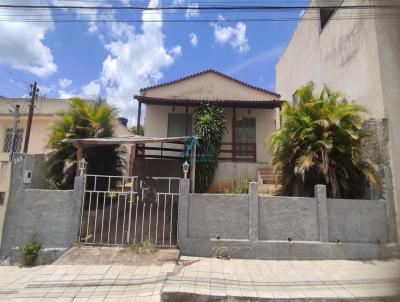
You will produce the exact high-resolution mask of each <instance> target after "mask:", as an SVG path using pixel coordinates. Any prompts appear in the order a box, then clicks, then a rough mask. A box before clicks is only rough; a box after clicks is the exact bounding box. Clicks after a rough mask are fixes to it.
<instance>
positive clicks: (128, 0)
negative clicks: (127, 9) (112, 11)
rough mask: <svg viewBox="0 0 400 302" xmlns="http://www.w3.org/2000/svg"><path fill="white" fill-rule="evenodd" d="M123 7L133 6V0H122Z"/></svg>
mask: <svg viewBox="0 0 400 302" xmlns="http://www.w3.org/2000/svg"><path fill="white" fill-rule="evenodd" d="M121 3H122V5H125V6H129V5H130V4H131V0H121Z"/></svg>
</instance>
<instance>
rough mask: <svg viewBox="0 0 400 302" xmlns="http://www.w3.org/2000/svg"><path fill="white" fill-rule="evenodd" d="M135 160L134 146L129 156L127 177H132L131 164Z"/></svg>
mask: <svg viewBox="0 0 400 302" xmlns="http://www.w3.org/2000/svg"><path fill="white" fill-rule="evenodd" d="M135 158H136V144H134V145H132V146H131V154H130V157H129V176H133V163H134V161H135Z"/></svg>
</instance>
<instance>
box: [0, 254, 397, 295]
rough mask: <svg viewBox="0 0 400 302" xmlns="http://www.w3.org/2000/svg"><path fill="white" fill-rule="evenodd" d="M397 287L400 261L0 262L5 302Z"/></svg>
mask: <svg viewBox="0 0 400 302" xmlns="http://www.w3.org/2000/svg"><path fill="white" fill-rule="evenodd" d="M399 290H400V261H399V260H393V261H368V262H361V261H265V260H239V259H233V260H220V259H214V258H194V257H181V260H180V262H179V263H178V265H175V263H174V262H167V263H164V264H162V265H143V266H122V265H47V266H38V267H33V268H19V267H16V266H0V301H26V302H28V301H30V302H32V301H107V302H109V301H138V302H143V301H146V302H151V301H160V299H161V297H162V300H163V301H228V300H229V301H262V300H263V299H268V298H269V299H274V301H276V300H275V299H277V298H280V299H283V301H284V300H285V298H286V299H288V300H287V301H299V300H298V299H302V298H303V299H305V300H302V301H311V300H312V301H322V300H323V299H333V300H332V301H335V299H336V300H337V299H339V298H341V299H351V298H353V299H355V298H360V299H357V301H367V299H364V298H365V297H372V298H380V297H386V299H385V300H382V299H375V300H373V301H400V296H399V295H398V294H399ZM396 295H397V298H395V296H396ZM390 297H392V298H390ZM293 299H294V300H293ZM329 301H331V300H329ZM368 301H369V300H368ZM370 301H372V300H370Z"/></svg>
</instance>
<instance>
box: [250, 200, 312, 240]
mask: <svg viewBox="0 0 400 302" xmlns="http://www.w3.org/2000/svg"><path fill="white" fill-rule="evenodd" d="M258 230H259V238H260V240H288V238H291V239H292V240H296V241H318V240H319V225H318V204H317V201H316V199H315V198H304V197H293V198H288V197H259V228H258Z"/></svg>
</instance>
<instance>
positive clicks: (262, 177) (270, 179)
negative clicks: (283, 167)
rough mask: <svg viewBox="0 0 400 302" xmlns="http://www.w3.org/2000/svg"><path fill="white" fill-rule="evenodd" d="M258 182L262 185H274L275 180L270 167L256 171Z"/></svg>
mask: <svg viewBox="0 0 400 302" xmlns="http://www.w3.org/2000/svg"><path fill="white" fill-rule="evenodd" d="M257 175H258V181H259V183H261V184H264V185H276V184H277V179H276V175H275V174H274V172H273V170H272V168H271V167H261V168H258V171H257Z"/></svg>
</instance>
